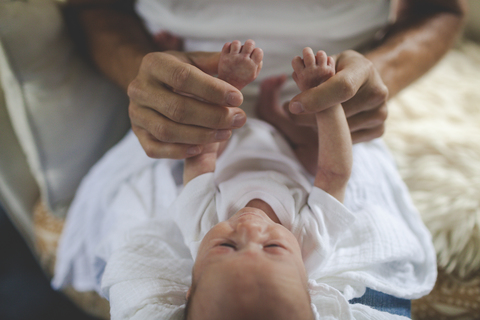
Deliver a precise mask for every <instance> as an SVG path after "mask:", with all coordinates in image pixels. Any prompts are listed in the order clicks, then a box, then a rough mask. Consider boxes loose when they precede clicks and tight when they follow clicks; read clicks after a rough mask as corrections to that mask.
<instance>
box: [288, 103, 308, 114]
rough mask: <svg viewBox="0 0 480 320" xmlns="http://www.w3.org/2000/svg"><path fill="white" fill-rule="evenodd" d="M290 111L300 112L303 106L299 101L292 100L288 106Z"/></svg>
mask: <svg viewBox="0 0 480 320" xmlns="http://www.w3.org/2000/svg"><path fill="white" fill-rule="evenodd" d="M290 111H291V112H292V113H302V112H303V111H305V108H304V107H303V105H302V104H301V103H300V102H294V103H292V105H291V106H290Z"/></svg>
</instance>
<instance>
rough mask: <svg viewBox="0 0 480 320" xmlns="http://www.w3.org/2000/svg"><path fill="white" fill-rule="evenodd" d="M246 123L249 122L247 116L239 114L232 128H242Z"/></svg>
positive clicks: (234, 117) (234, 119) (234, 118)
mask: <svg viewBox="0 0 480 320" xmlns="http://www.w3.org/2000/svg"><path fill="white" fill-rule="evenodd" d="M245 121H247V118H246V117H245V115H243V114H240V113H237V114H236V115H234V116H233V122H232V127H234V128H240V127H241V126H243V125H244V124H245Z"/></svg>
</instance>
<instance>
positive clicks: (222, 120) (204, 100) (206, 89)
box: [128, 51, 246, 159]
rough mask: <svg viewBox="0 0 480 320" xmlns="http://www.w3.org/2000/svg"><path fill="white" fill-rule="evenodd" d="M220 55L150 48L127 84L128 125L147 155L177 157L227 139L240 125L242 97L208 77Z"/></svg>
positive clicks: (215, 69) (215, 66)
mask: <svg viewBox="0 0 480 320" xmlns="http://www.w3.org/2000/svg"><path fill="white" fill-rule="evenodd" d="M219 57H220V54H219V53H208V52H192V53H184V52H175V51H167V52H154V53H150V54H147V55H146V56H145V57H144V58H143V60H142V63H141V66H140V69H139V72H138V75H137V77H136V78H135V79H134V80H133V81H132V82H131V83H130V85H129V87H128V96H129V97H130V105H129V115H130V119H131V122H132V129H133V131H134V133H135V134H136V135H137V137H138V139H139V141H140V143H141V145H142V147H143V149H144V150H145V152H146V153H147V155H148V156H149V157H152V158H174V159H182V158H187V157H191V156H194V155H197V154H199V153H201V152H202V149H203V145H205V144H208V143H212V142H217V141H224V140H227V139H228V138H229V137H230V135H231V130H232V129H234V128H239V127H241V126H243V125H244V124H245V121H246V115H245V112H244V111H243V110H241V109H240V108H238V107H239V106H240V105H241V104H242V102H243V96H242V94H241V93H240V91H239V90H237V89H236V88H235V87H233V86H232V85H230V84H228V83H226V82H224V81H222V80H220V79H217V78H214V77H212V76H211V75H212V74H216V73H217V66H218V59H219Z"/></svg>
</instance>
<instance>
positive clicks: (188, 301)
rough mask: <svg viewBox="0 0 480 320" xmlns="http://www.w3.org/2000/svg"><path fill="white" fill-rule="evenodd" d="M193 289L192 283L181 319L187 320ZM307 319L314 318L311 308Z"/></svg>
mask: <svg viewBox="0 0 480 320" xmlns="http://www.w3.org/2000/svg"><path fill="white" fill-rule="evenodd" d="M195 289H196V286H195V285H194V284H192V287H191V288H190V295H189V296H188V299H187V302H186V303H185V311H184V314H183V320H189V315H190V309H191V306H192V301H193V297H194V296H195ZM307 294H308V295H310V293H309V292H308V290H307ZM310 310H311V309H310ZM309 319H311V320H315V315H314V314H313V310H311V314H310V315H309Z"/></svg>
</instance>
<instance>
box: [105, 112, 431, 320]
mask: <svg viewBox="0 0 480 320" xmlns="http://www.w3.org/2000/svg"><path fill="white" fill-rule="evenodd" d="M129 139H130V141H132V142H133V141H136V140H135V139H134V137H129ZM125 142H126V143H127V142H128V141H125ZM128 143H131V142H128ZM136 143H138V142H136ZM112 156H114V155H112ZM157 161H158V160H157ZM139 164H140V162H139ZM105 165H107V164H106V163H105ZM149 167H151V168H152V169H151V170H150V169H148V170H145V169H142V172H141V173H139V174H137V175H136V177H135V181H132V180H131V182H130V183H129V185H128V189H129V190H136V191H135V192H129V193H125V194H122V195H120V194H119V195H118V196H117V197H116V199H117V201H116V202H118V204H119V206H122V207H125V206H126V204H127V203H128V207H127V209H129V208H131V207H138V208H140V207H141V206H146V207H147V208H149V207H150V203H149V200H148V199H149V198H148V197H146V196H145V195H144V193H145V190H146V189H144V188H143V186H144V185H145V181H146V180H148V179H151V178H150V177H152V176H153V177H154V179H157V178H155V177H156V176H157V174H156V169H155V167H154V166H153V165H149ZM162 176H165V173H162ZM311 178H312V177H310V176H309V175H308V173H306V172H305V171H304V169H303V168H302V166H301V165H300V163H299V162H298V160H296V158H295V157H294V155H293V152H292V150H291V148H290V147H289V145H288V144H287V143H286V141H285V140H284V139H283V137H282V136H281V135H280V134H279V133H278V132H277V131H276V130H275V129H274V128H273V127H271V126H270V125H268V124H266V123H264V122H262V121H259V120H253V119H249V120H248V121H247V124H246V125H245V126H244V127H243V128H241V129H238V130H236V131H235V133H234V135H233V136H232V138H231V141H230V142H229V145H228V146H227V148H226V150H225V151H224V153H223V154H222V156H221V157H220V158H219V159H218V161H217V169H216V171H215V173H207V174H203V175H201V176H199V177H197V178H195V179H193V180H192V181H190V182H189V183H188V184H187V186H186V187H185V188H184V189H183V191H181V193H180V195H179V197H178V198H177V199H176V200H175V201H174V202H173V203H172V205H171V206H170V207H169V208H164V209H161V210H160V209H157V210H160V211H158V213H156V214H154V216H153V217H152V218H149V219H148V220H146V221H145V222H144V223H142V224H140V225H139V226H137V227H135V228H133V229H131V230H130V231H129V232H128V233H127V234H126V238H124V239H123V241H122V243H123V244H122V246H121V247H119V248H118V249H115V250H114V251H113V253H112V254H111V255H110V258H109V260H108V264H107V266H106V269H105V272H104V274H103V279H102V290H103V294H104V295H105V296H107V297H108V298H109V300H110V303H111V312H112V319H157V318H158V319H160V318H161V319H182V314H183V306H184V303H185V294H186V291H187V290H188V287H189V286H190V284H191V277H190V276H191V270H192V267H193V259H192V256H193V257H195V255H196V252H197V248H198V242H199V241H200V240H201V239H202V237H203V235H204V234H205V233H206V232H208V230H210V228H211V227H213V226H214V225H215V224H216V223H218V222H219V221H221V220H225V219H227V218H228V217H229V216H231V215H232V214H234V213H235V212H237V211H238V210H239V209H241V208H242V207H244V206H245V205H246V204H247V203H248V202H249V201H250V200H251V199H254V198H259V199H262V200H264V201H265V202H267V203H268V204H269V205H270V206H271V207H272V208H273V210H274V211H275V212H276V214H277V215H278V217H279V219H280V221H281V222H282V224H283V225H284V226H285V227H286V228H288V229H290V230H291V231H292V232H293V234H294V235H295V236H296V238H297V239H298V241H299V243H300V245H301V248H302V255H303V258H304V261H305V265H306V269H307V272H308V277H309V283H308V284H309V291H310V295H311V299H312V308H313V310H314V312H315V314H316V316H317V319H398V318H401V317H399V316H395V315H392V314H388V313H385V312H380V311H377V310H374V309H372V308H370V307H368V306H365V305H361V304H353V305H351V304H349V303H348V301H349V300H350V299H352V298H354V297H360V296H362V295H363V293H364V292H365V290H366V288H367V287H368V288H371V289H373V290H376V291H380V292H383V293H387V294H390V295H393V296H396V297H399V298H405V299H415V298H419V297H421V296H423V295H425V294H427V293H428V292H429V291H430V290H431V289H432V287H433V285H434V283H435V279H436V259H435V251H434V249H433V246H432V243H431V239H430V234H429V233H428V231H427V230H426V228H425V226H424V225H423V223H422V221H421V220H420V217H419V214H418V213H417V212H416V210H415V208H414V207H413V205H412V203H411V200H410V198H409V195H408V191H407V189H406V188H405V186H404V184H403V182H402V181H401V178H400V176H399V175H398V173H397V172H396V169H395V165H394V163H393V160H392V158H391V156H390V155H389V153H388V151H387V150H386V148H385V146H384V145H383V143H382V141H381V140H379V139H377V140H374V141H372V142H368V143H361V144H357V145H355V146H354V147H353V168H352V176H351V178H350V180H349V183H348V186H347V192H346V196H345V201H344V205H342V204H341V203H339V202H338V201H337V200H335V199H334V198H333V197H331V196H330V195H328V194H326V193H325V192H323V191H322V190H320V189H318V188H315V187H312V183H311V182H312V181H311ZM154 181H155V180H154ZM165 183H166V182H165V181H164V182H163V184H165ZM149 189H151V187H150V188H149ZM159 192H160V193H159V194H163V193H164V192H165V191H164V189H163V191H160V190H159ZM119 210H120V207H119ZM128 212H131V210H128ZM139 212H140V211H137V212H136V213H135V214H137V215H138V213H139ZM172 220H173V221H172ZM174 221H175V222H174ZM182 235H183V236H182ZM185 243H186V244H187V246H188V249H187V248H186V247H185Z"/></svg>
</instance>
